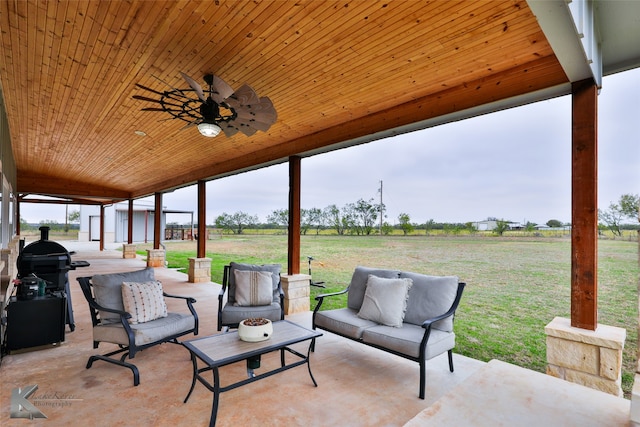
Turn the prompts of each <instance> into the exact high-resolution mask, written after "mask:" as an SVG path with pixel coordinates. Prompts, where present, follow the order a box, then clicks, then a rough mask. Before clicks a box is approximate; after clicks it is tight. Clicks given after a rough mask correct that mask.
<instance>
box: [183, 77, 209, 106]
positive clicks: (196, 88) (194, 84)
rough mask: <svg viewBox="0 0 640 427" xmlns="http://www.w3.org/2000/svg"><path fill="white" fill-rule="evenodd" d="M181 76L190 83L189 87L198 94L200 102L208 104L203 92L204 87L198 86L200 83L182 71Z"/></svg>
mask: <svg viewBox="0 0 640 427" xmlns="http://www.w3.org/2000/svg"><path fill="white" fill-rule="evenodd" d="M180 74H181V75H182V78H183V79H185V81H186V82H187V83H189V86H191V89H193V90H194V91H195V92H196V93H197V94H198V98H200V101H202V102H207V99H206V98H205V97H204V92H203V91H202V87H201V86H200V85H199V84H198V82H196V81H195V80H193V79H192V78H191V77H189V76H187V75H186V74H185V73H183V72H182V71H180Z"/></svg>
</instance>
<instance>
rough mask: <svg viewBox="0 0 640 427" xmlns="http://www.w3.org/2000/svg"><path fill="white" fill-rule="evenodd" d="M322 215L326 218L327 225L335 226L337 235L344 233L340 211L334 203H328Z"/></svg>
mask: <svg viewBox="0 0 640 427" xmlns="http://www.w3.org/2000/svg"><path fill="white" fill-rule="evenodd" d="M324 215H325V218H326V220H327V225H328V226H329V227H332V228H335V230H336V232H337V233H338V234H339V235H343V234H344V231H345V229H344V224H343V221H342V212H341V211H340V208H339V207H337V206H336V205H329V206H327V207H326V208H324Z"/></svg>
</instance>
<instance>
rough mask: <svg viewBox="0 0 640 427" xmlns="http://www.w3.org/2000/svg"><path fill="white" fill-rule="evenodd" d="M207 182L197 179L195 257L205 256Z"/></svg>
mask: <svg viewBox="0 0 640 427" xmlns="http://www.w3.org/2000/svg"><path fill="white" fill-rule="evenodd" d="M206 252H207V183H206V182H205V181H198V250H197V255H196V256H197V257H198V258H204V257H206V256H207V253H206Z"/></svg>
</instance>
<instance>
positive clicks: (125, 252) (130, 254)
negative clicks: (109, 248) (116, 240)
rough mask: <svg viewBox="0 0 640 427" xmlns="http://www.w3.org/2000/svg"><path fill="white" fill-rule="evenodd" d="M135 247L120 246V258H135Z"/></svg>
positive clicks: (125, 244) (129, 245)
mask: <svg viewBox="0 0 640 427" xmlns="http://www.w3.org/2000/svg"><path fill="white" fill-rule="evenodd" d="M135 257H136V245H133V244H128V243H124V244H123V245H122V258H135Z"/></svg>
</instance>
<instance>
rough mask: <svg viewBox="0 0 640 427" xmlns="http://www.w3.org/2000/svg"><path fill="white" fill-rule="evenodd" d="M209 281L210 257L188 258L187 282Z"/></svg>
mask: <svg viewBox="0 0 640 427" xmlns="http://www.w3.org/2000/svg"><path fill="white" fill-rule="evenodd" d="M210 281H211V258H189V282H190V283H202V282H210Z"/></svg>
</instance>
